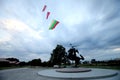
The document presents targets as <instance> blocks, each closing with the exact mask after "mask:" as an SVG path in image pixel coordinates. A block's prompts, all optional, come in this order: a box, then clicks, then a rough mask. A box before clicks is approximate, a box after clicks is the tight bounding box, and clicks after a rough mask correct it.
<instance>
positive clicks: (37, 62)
mask: <svg viewBox="0 0 120 80" xmlns="http://www.w3.org/2000/svg"><path fill="white" fill-rule="evenodd" d="M28 64H30V65H31V66H40V65H41V59H33V60H32V61H29V62H28Z"/></svg>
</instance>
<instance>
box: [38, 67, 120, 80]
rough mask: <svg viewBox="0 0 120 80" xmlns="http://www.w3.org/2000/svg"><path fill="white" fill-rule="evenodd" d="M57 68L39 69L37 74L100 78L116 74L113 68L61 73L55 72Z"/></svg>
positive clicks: (69, 77) (54, 76)
mask: <svg viewBox="0 0 120 80" xmlns="http://www.w3.org/2000/svg"><path fill="white" fill-rule="evenodd" d="M56 70H58V69H47V70H42V71H39V72H38V74H39V75H40V76H44V77H51V78H60V79H102V78H109V77H112V76H115V75H117V74H118V72H117V71H115V70H110V69H95V68H92V69H91V71H88V72H82V73H81V72H79V73H62V72H57V71H56Z"/></svg>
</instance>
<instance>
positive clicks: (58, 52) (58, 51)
mask: <svg viewBox="0 0 120 80" xmlns="http://www.w3.org/2000/svg"><path fill="white" fill-rule="evenodd" d="M66 55H67V53H66V51H65V48H64V47H63V46H62V45H57V46H56V48H55V49H53V51H52V54H51V58H50V62H51V63H52V64H53V65H59V66H61V63H65V62H66Z"/></svg>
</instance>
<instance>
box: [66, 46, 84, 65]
mask: <svg viewBox="0 0 120 80" xmlns="http://www.w3.org/2000/svg"><path fill="white" fill-rule="evenodd" d="M76 53H78V54H79V51H78V50H77V49H75V48H74V47H73V46H72V48H70V49H69V50H68V56H67V58H68V59H70V60H74V61H75V67H77V65H78V64H79V63H80V60H84V57H83V56H82V55H81V54H80V57H78V56H77V54H76Z"/></svg>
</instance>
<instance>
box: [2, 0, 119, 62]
mask: <svg viewBox="0 0 120 80" xmlns="http://www.w3.org/2000/svg"><path fill="white" fill-rule="evenodd" d="M44 5H47V7H46V9H45V11H44V12H42V9H43V7H44ZM119 5H120V0H0V58H7V57H15V58H18V59H19V60H21V61H29V60H32V59H37V58H40V59H42V61H48V60H49V59H50V54H51V53H52V50H53V49H55V47H56V45H57V44H60V45H63V46H64V47H65V48H66V52H67V51H68V50H69V49H70V47H71V46H70V44H72V45H73V46H76V47H75V48H76V49H78V50H79V53H80V54H82V55H83V56H84V57H85V60H91V59H96V60H109V59H116V58H120V6H119ZM47 12H50V16H49V18H48V19H46V14H47ZM53 19H55V20H58V21H59V22H60V23H59V24H58V25H57V26H56V28H55V29H53V30H49V25H50V23H51V22H52V20H53Z"/></svg>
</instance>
